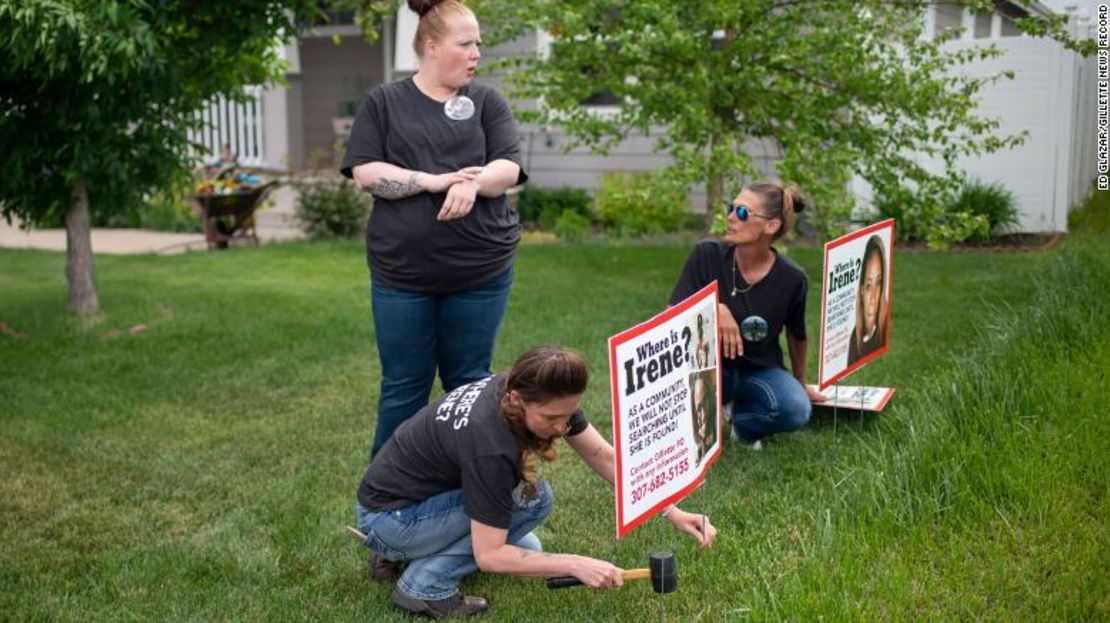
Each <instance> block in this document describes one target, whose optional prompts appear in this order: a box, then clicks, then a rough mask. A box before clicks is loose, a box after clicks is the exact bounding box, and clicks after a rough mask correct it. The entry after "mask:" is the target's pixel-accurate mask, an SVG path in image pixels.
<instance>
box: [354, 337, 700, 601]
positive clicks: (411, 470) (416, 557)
mask: <svg viewBox="0 0 1110 623" xmlns="http://www.w3.org/2000/svg"><path fill="white" fill-rule="evenodd" d="M586 382H587V372H586V362H585V361H584V360H583V359H582V357H581V356H580V355H578V354H577V353H574V352H573V351H569V350H566V349H563V348H561V347H558V346H541V347H538V348H535V349H532V350H530V351H528V352H527V353H525V354H524V355H522V356H521V357H520V359H518V360H517V361H516V363H515V364H513V367H512V369H511V370H510V371H509V372H508V374H506V375H495V376H491V377H488V378H486V379H482V380H480V381H475V382H473V383H470V384H468V385H464V386H462V387H459V388H458V389H456V390H454V391H452V392H451V393H449V394H447V395H446V396H444V397H443V398H441V399H440V400H438V401H436V402H433V403H432V404H430V405H428V406H427V407H424V408H423V409H422V410H421V411H420V412H419V413H417V414H416V415H415V416H413V417H412V418H411V419H409V420H408V421H406V422H405V423H404V424H402V425H401V427H400V428H398V429H397V432H396V433H394V435H393V436H392V437H391V438H390V440H389V441H388V442H387V443H386V445H385V446H384V447H383V448H382V449H381V451H380V452H379V453H378V454H377V455H375V457H374V459H373V461H372V462H371V463H370V468H369V469H368V470H367V471H366V475H365V476H364V477H363V480H362V484H361V486H360V487H359V490H358V506H357V513H358V526H359V529H360V530H362V532H363V533H364V534H366V535H367V539H366V545H367V547H369V548H370V549H371V550H372V554H371V572H372V574H373V575H374V578H375V579H376V580H378V581H389V580H392V579H394V578H396V580H397V586H396V588H395V589H394V591H393V602H394V603H395V604H397V605H398V606H399V607H401V608H403V609H405V610H408V611H410V612H415V613H419V614H426V615H430V616H434V617H441V616H452V615H453V616H460V615H468V614H475V613H477V612H481V611H482V610H485V609H486V607H487V604H486V601H485V600H484V599H481V598H478V597H471V596H465V595H461V594H460V593H459V590H458V583H459V580H460V579H461V578H462V577H463V576H465V575H467V574H470V573H473V572H474V571H476V570H478V569H481V570H482V571H485V572H488V573H505V574H509V575H518V576H557V575H573V576H575V577H577V578H578V579H579V580H581V581H582V582H583V583H584V584H586V585H588V586H591V587H594V588H611V587H615V586H620V585H621V575H620V569H619V568H618V567H616V566H614V565H612V564H610V563H609V562H606V561H603V560H597V559H595V558H589V557H586V556H576V555H572V554H547V553H542V552H541V551H540V542H539V539H538V538H536V536H535V534H533V533H532V530H534V529H535V528H536V527H537V526H539V525H540V524H541V523H542V522H543V520H544V519H545V518H546V517H547V515H548V514H549V513H550V512H551V508H552V501H553V499H552V494H551V487H550V486H549V485H548V484H547V483H546V482H544V481H543V480H541V479H540V478H539V475H538V473H537V461H538V459H543V460H546V461H550V460H553V459H554V458H555V456H556V448H555V442H556V441H557V440H558V439H559V438H560V437H563V436H565V437H566V438H567V443H568V444H569V445H570V447H571V448H573V449H574V451H575V452H577V453H578V454H579V456H581V457H582V459H583V460H584V461H585V462H586V463H587V464H588V465H589V466H590V467H591V468H592V469H593V470H594V471H595V472H597V473H598V475H600V476H601V477H602V478H603V479H605V480H606V481H607V482H609V483H610V484H612V482H613V478H614V456H613V447H612V446H611V445H610V444H609V443H608V442H607V441H605V439H604V438H603V437H602V436H601V435H600V434H599V433H598V432H597V430H596V429H594V427H593V426H591V425H590V424H589V423H588V422H587V421H586V418H585V417H584V416H583V415H582V412H581V411H580V410H579V403H580V400H581V398H582V394H583V392H585V391H586ZM665 514H666V516H667V518H668V519H669V520H670V521H671V523H673V524H674V525H675V527H676V528H678V529H679V530H681V531H683V532H686V533H688V534H690V535H692V536H693V537H694V538H695V539H696V540H697V541H698V544H699V545H701V546H702V547H706V546H709V545H710V544H712V542H713V538H714V536H715V535H716V532H717V530H716V528H714V527H713V525H712V524H710V523H709V521H708V519H706V518H705V517H704V516H702V515H695V514H691V513H687V512H684V511H682V510H680V509H678V508H675V507H671V509H669V512H666V513H665ZM406 563H407V567H405V568H404V571H403V572H401V567H402V566H403V565H404V564H406ZM398 574H399V577H397V575H398Z"/></svg>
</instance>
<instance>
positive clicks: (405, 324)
mask: <svg viewBox="0 0 1110 623" xmlns="http://www.w3.org/2000/svg"><path fill="white" fill-rule="evenodd" d="M512 285H513V271H512V269H509V270H508V271H506V272H505V274H504V275H501V276H500V277H498V278H497V279H494V280H493V281H491V282H489V283H487V284H485V285H483V286H479V287H477V288H474V289H472V290H465V291H463V292H454V293H452V294H428V293H424V292H413V291H411V290H401V289H398V288H391V287H389V286H387V285H385V284H382V283H379V282H377V281H375V280H374V279H373V277H371V280H370V298H371V306H372V307H373V310H374V333H375V335H376V337H377V341H378V355H379V357H380V359H381V364H382V384H381V391H380V393H379V396H378V425H377V430H376V431H375V432H374V446H373V450H372V451H371V456H373V455H374V454H377V452H378V450H380V449H381V448H382V446H384V445H385V442H386V441H388V440H389V438H390V437H391V436H392V435H393V431H395V430H397V427H398V426H400V425H401V423H402V422H404V421H405V420H407V419H409V418H410V417H412V416H413V415H415V414H416V412H417V411H419V410H420V409H421V407H423V406H424V405H426V404H428V394H429V393H431V390H432V383H433V382H434V381H435V377H436V369H437V368H438V369H439V378H440V381H441V383H442V384H443V391H445V392H449V391H451V390H453V389H455V388H456V387H459V386H462V385H466V384H467V383H470V382H472V381H477V380H478V379H484V378H486V377H487V376H489V375H490V359H491V358H492V357H493V345H494V342H495V341H496V339H497V329H498V327H499V326H500V325H501V319H502V318H504V317H505V307H506V305H507V304H508V301H509V290H510V288H511V287H512Z"/></svg>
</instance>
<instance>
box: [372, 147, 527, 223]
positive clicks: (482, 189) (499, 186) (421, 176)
mask: <svg viewBox="0 0 1110 623" xmlns="http://www.w3.org/2000/svg"><path fill="white" fill-rule="evenodd" d="M352 175H353V176H354V179H355V182H356V183H357V184H358V185H359V187H361V188H362V189H363V190H365V191H366V192H368V193H370V194H371V195H374V196H375V197H380V198H382V199H402V198H404V197H411V196H413V195H415V194H417V193H422V192H430V193H440V192H444V191H446V192H447V193H448V200H447V201H446V202H445V205H446V204H447V203H448V202H450V201H451V199H453V197H452V191H454V188H455V186H459V185H465V186H466V187H464V188H460V189H459V191H458V193H457V194H458V195H459V196H460V197H463V198H465V197H466V196H469V197H470V204H471V205H473V203H474V196H476V195H477V196H482V197H499V196H501V195H503V194H505V191H506V190H508V189H509V188H510V187H511V186H513V185H514V184H515V183H516V180H517V178H518V176H519V175H520V165H518V164H517V163H515V162H513V161H511V160H504V159H499V160H494V161H493V162H490V163H489V164H487V165H486V166H484V167H478V166H474V167H465V168H463V169H459V170H458V171H453V172H450V173H441V174H439V175H432V174H431V173H425V172H423V171H412V170H410V169H405V168H402V167H399V166H397V165H393V164H389V163H388V162H368V163H366V164H361V165H359V166H356V167H354V169H353V170H352ZM467 212H469V207H468V208H467ZM460 216H465V214H464V215H460Z"/></svg>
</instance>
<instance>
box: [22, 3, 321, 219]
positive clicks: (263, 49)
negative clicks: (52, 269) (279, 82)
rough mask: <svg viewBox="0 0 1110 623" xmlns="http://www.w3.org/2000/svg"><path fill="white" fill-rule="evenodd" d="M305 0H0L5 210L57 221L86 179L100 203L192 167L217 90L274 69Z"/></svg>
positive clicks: (107, 207)
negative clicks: (199, 125)
mask: <svg viewBox="0 0 1110 623" xmlns="http://www.w3.org/2000/svg"><path fill="white" fill-rule="evenodd" d="M310 10H314V3H312V2H309V1H308V0H253V1H244V2H228V3H203V4H198V3H195V2H188V1H184V0H181V1H177V2H159V3H157V4H156V5H155V4H151V3H147V2H142V1H139V0H130V1H125V0H96V1H94V0H0V58H3V59H5V62H4V63H0V144H3V145H4V146H5V149H6V153H5V166H4V167H0V204H2V206H3V207H2V208H0V210H2V214H3V215H5V216H12V215H14V216H17V217H19V218H20V219H21V220H23V221H26V222H29V223H32V224H34V223H47V222H54V221H55V219H56V218H57V217H58V215H59V214H60V213H61V212H62V210H63V209H64V207H65V205H66V203H67V201H68V193H67V187H68V186H69V185H70V184H71V183H73V182H75V181H78V180H80V181H84V182H85V183H86V184H87V186H88V187H89V192H90V196H91V200H92V209H93V210H94V212H99V213H101V214H105V213H112V212H114V211H119V210H122V209H124V208H125V207H126V206H127V205H128V204H129V203H130V202H133V201H135V200H137V198H139V197H141V196H143V195H144V194H146V193H148V192H150V191H151V190H153V189H156V188H159V187H162V186H165V185H166V184H167V183H169V182H170V180H172V178H173V177H174V176H175V175H178V174H179V173H180V172H181V171H182V170H183V169H184V168H186V167H188V166H190V164H191V163H190V162H189V160H188V157H187V155H188V153H189V151H190V150H189V145H188V141H187V138H186V132H187V131H188V130H189V129H190V128H192V127H193V126H194V125H195V124H196V122H195V120H194V118H193V114H194V111H196V110H197V109H199V108H200V107H201V106H203V105H204V104H206V103H207V102H208V101H209V100H210V99H211V98H212V97H214V96H215V95H217V94H224V95H232V96H233V95H234V94H236V93H239V92H241V91H242V88H243V87H244V86H246V85H251V84H260V83H262V82H264V81H266V80H267V79H270V78H273V77H278V76H279V74H280V72H281V70H282V64H281V61H280V58H279V57H278V54H277V52H276V46H277V44H278V43H280V41H281V40H282V39H283V38H288V37H290V36H292V35H294V34H295V33H296V32H297V29H298V24H299V23H300V19H301V16H303V15H304V14H306V13H307V12H309V11H310Z"/></svg>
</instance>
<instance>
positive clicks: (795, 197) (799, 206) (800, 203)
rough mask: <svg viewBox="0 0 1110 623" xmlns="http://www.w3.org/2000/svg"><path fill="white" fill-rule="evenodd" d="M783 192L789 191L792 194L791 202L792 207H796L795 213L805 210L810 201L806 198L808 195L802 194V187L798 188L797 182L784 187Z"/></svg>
mask: <svg viewBox="0 0 1110 623" xmlns="http://www.w3.org/2000/svg"><path fill="white" fill-rule="evenodd" d="M782 192H783V193H788V194H789V195H790V204H791V207H793V208H794V213H795V214H797V213H798V212H804V211H805V209H806V206H807V205H809V201H808V200H807V199H806V196H805V195H803V194H802V189H800V188H798V186H797V185H796V184H790V185H788V186H787V187H786V188H784V189H782Z"/></svg>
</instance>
